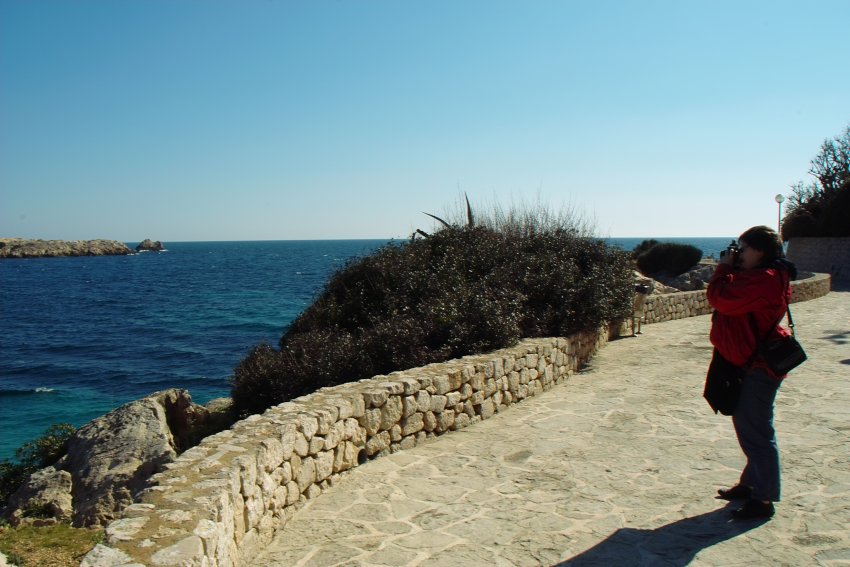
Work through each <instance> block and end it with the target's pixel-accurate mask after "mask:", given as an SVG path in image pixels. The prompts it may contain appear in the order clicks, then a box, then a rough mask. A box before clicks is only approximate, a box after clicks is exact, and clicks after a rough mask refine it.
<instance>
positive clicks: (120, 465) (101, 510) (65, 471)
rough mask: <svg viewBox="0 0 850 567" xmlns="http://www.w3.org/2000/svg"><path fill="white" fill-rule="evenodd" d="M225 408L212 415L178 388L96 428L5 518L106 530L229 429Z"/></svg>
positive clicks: (27, 488) (86, 430) (88, 428)
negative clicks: (210, 437) (191, 452)
mask: <svg viewBox="0 0 850 567" xmlns="http://www.w3.org/2000/svg"><path fill="white" fill-rule="evenodd" d="M218 407H219V409H218V410H217V411H216V410H210V409H207V408H206V407H204V406H200V405H197V404H194V403H192V399H191V397H190V396H189V392H188V391H186V390H181V389H170V390H164V391H162V392H157V393H155V394H151V395H150V396H148V397H145V398H142V399H140V400H135V401H132V402H129V403H127V404H125V405H123V406H121V407H119V408H118V409H116V410H114V411H112V412H110V413H108V414H107V415H105V416H103V417H99V418H97V419H95V420H93V421H91V422H89V423H88V424H86V425H85V426H83V427H81V428H80V429H79V430H78V431H77V432H76V433H75V434H74V435H73V437H71V439H70V441H69V442H68V453H67V454H66V455H65V456H64V457H62V458H61V459H60V460H59V461H58V462H57V463H56V464H55V465H53V466H52V467H48V468H46V469H42V470H40V471H38V472H36V473H35V474H33V475H32V476H31V477H30V479H29V480H28V481H27V483H25V484H24V486H22V487H21V488H20V489H19V490H18V491H17V492H15V494H13V495H12V496H11V497H10V499H9V503H8V505H7V506H6V509H5V510H4V512H3V516H4V517H5V518H6V519H7V520H8V521H9V522H10V523H11V524H13V525H18V524H21V523H38V524H49V523H56V522H60V521H68V520H71V521H72V522H73V524H74V525H75V526H78V527H79V526H93V525H98V524H99V525H106V524H107V523H108V522H109V521H110V520H113V519H115V518H116V517H118V515H119V513H120V512H121V511H122V510H123V509H124V508H126V507H127V506H129V505H130V504H131V503H132V502H133V497H134V496H135V495H136V493H138V492H139V491H141V490H143V489H144V488H147V486H148V479H149V478H150V477H151V476H152V475H153V474H155V473H157V472H160V471H162V470H163V468H164V467H165V465H167V464H168V463H170V462H172V461H173V460H174V459H175V458H176V457H177V455H178V453H180V452H181V451H183V450H185V449H187V448H189V447H191V446H192V445H194V444H195V443H196V442H197V441H199V440H200V438H201V437H202V436H204V435H206V434H208V433H210V432H212V431H215V430H218V429H223V428H226V427H227V426H228V425H229V422H227V421H224V422H222V421H221V416H222V415H223V414H224V413H226V411H227V408H222V407H221V405H220V404H219V405H218ZM72 502H73V507H72V506H71V503H72ZM33 511H37V514H33Z"/></svg>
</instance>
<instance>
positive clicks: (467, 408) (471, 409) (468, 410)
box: [463, 400, 483, 419]
mask: <svg viewBox="0 0 850 567" xmlns="http://www.w3.org/2000/svg"><path fill="white" fill-rule="evenodd" d="M482 401H483V400H482ZM463 413H465V414H466V415H468V416H469V418H470V419H472V417H473V416H474V415H475V405H474V404H473V403H472V401H470V400H466V401H465V402H464V403H463Z"/></svg>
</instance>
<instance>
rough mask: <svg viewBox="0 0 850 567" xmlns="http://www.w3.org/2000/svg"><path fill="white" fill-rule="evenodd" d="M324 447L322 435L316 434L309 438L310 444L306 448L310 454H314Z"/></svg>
mask: <svg viewBox="0 0 850 567" xmlns="http://www.w3.org/2000/svg"><path fill="white" fill-rule="evenodd" d="M324 448H325V439H324V437H321V436H319V435H316V436H314V437H313V438H312V439H310V446H309V448H308V451H309V453H310V455H313V456H316V455H317V454H319V452H320V451H321V450H322V449H324Z"/></svg>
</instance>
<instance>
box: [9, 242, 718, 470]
mask: <svg viewBox="0 0 850 567" xmlns="http://www.w3.org/2000/svg"><path fill="white" fill-rule="evenodd" d="M641 240H643V239H641V238H634V239H629V238H618V239H610V242H612V243H613V244H616V245H619V246H621V247H623V248H625V249H628V250H630V249H632V248H634V246H635V245H637V244H638V243H640V242H641ZM658 240H666V239H658ZM670 240H674V241H677V242H688V243H692V244H694V245H696V246H698V247H700V248H702V249H703V250H704V253H705V254H706V255H708V254H712V253H713V254H714V255H715V256H717V255H718V253H719V251H720V250H721V249H722V248H725V246H726V244H727V243H728V242H729V239H728V238H707V239H705V238H700V239H670ZM386 242H387V241H386V240H342V241H276V242H197V243H189V242H187V243H179V242H175V243H167V248H168V251H167V252H162V253H155V252H149V253H143V254H137V255H134V256H109V257H83V258H44V259H26V260H2V261H0V329H2V331H0V432H2V436H0V459H4V458H11V457H12V456H13V454H14V450H15V449H16V448H17V447H19V446H20V445H21V444H22V443H24V442H26V441H29V440H31V439H34V438H36V437H38V436H39V435H41V434H42V432H43V431H44V430H45V429H46V428H47V427H48V426H49V425H51V424H53V423H60V422H67V423H71V424H73V425H75V426H80V425H83V424H84V423H86V422H87V421H89V420H91V419H93V418H95V417H97V416H100V415H103V414H105V413H107V412H108V411H110V410H112V409H114V408H115V407H117V406H119V405H121V404H123V403H125V402H127V401H130V400H133V399H136V398H139V397H142V396H144V395H146V394H149V393H151V392H154V391H157V390H162V389H165V388H171V387H180V388H187V389H188V390H189V391H190V393H191V394H192V398H193V400H194V401H196V402H198V403H205V402H206V401H208V400H210V399H212V398H215V397H220V396H226V395H228V394H229V385H228V378H229V376H230V374H231V371H232V369H233V367H234V366H235V365H236V364H238V362H239V361H240V360H241V359H242V357H243V356H244V355H245V354H246V353H247V352H248V350H249V349H250V348H251V347H252V346H254V345H256V344H257V343H259V342H261V341H267V342H269V343H271V344H277V341H278V340H279V338H280V336H281V334H282V333H283V332H284V330H285V328H286V326H287V325H288V324H289V323H290V322H291V321H292V320H293V319H294V318H295V317H296V316H297V315H298V314H299V313H300V312H301V311H302V310H303V309H304V308H305V307H306V306H307V305H308V304H309V303H310V302H311V300H312V299H313V297H314V296H315V295H316V294H317V293H318V292H319V291H320V290H321V288H322V285H323V284H324V282H325V281H326V280H327V278H328V276H329V275H330V274H331V273H332V272H333V271H335V270H336V269H338V268H339V267H341V266H342V265H343V264H344V262H345V261H346V260H347V259H348V258H351V257H356V256H361V255H364V254H368V253H369V252H370V251H372V250H374V249H375V248H377V247H378V246H380V245H382V244H385V243H386ZM134 244H135V243H131V244H130V245H131V247H132V246H133V245H134Z"/></svg>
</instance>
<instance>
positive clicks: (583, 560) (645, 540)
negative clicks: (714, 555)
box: [555, 504, 767, 567]
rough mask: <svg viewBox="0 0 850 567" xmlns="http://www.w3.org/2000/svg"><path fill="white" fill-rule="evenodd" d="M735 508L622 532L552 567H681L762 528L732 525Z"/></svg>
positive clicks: (756, 523)
mask: <svg viewBox="0 0 850 567" xmlns="http://www.w3.org/2000/svg"><path fill="white" fill-rule="evenodd" d="M735 506H736V505H735V504H732V505H730V506H727V507H725V508H721V509H719V510H714V511H713V512H707V513H705V514H700V515H699V516H694V517H692V518H685V519H683V520H679V521H677V522H673V523H672V524H667V525H666V526H661V527H660V528H656V529H654V530H641V529H634V528H621V529H619V530H617V531H616V532H614V533H613V534H611V535H610V536H609V537H608V538H606V539H605V540H604V541H602V542H600V543H598V544H597V545H595V546H593V547H591V548H590V549H588V550H587V551H585V552H583V553H580V554H579V555H576V556H575V557H573V558H571V559H567V560H566V561H563V562H561V563H558V564H557V565H556V566H555V567H578V566H599V565H617V566H618V567H623V566H638V565H646V566H656V565H663V566H664V567H684V566H685V565H688V564H689V563H690V562H691V561H693V559H694V557H695V556H696V554H697V553H699V552H700V551H702V550H703V549H706V548H708V547H711V546H712V545H714V544H716V543H720V542H721V541H726V540H727V539H732V538H733V537H736V536H738V535H741V534H742V533H744V532H747V531H749V530H751V529H753V528H757V527H759V526H761V525H763V524H764V523H765V522H766V521H767V520H748V521H733V520H732V519H731V517H730V512H731V509H732V507H735Z"/></svg>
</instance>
